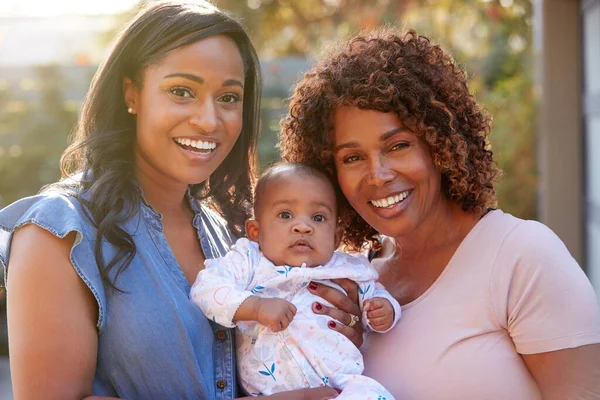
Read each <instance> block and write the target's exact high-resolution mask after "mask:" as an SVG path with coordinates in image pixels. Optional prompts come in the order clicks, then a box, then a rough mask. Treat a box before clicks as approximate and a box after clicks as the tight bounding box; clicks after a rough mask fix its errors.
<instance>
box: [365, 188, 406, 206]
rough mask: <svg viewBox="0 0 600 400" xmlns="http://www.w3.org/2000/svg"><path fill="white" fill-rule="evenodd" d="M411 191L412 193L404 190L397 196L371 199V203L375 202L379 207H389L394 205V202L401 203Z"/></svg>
mask: <svg viewBox="0 0 600 400" xmlns="http://www.w3.org/2000/svg"><path fill="white" fill-rule="evenodd" d="M409 193H410V191H409V190H407V191H406V192H402V193H400V194H397V195H395V196H390V197H387V198H385V199H379V200H371V204H373V205H374V206H375V207H379V208H389V207H392V206H393V205H394V204H396V203H400V202H401V201H402V200H404V199H405V198H407V197H408V195H409Z"/></svg>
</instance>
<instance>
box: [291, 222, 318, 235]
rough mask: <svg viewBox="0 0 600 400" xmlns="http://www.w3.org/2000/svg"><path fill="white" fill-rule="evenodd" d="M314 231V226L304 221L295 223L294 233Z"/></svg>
mask: <svg viewBox="0 0 600 400" xmlns="http://www.w3.org/2000/svg"><path fill="white" fill-rule="evenodd" d="M312 231H313V230H312V227H311V226H310V225H308V224H306V223H304V222H300V223H297V224H296V225H294V233H302V234H310V233H312Z"/></svg>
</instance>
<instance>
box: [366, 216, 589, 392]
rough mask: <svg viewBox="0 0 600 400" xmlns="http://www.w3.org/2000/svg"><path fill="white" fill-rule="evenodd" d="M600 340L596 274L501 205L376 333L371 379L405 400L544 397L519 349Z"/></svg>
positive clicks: (547, 233)
mask: <svg viewBox="0 0 600 400" xmlns="http://www.w3.org/2000/svg"><path fill="white" fill-rule="evenodd" d="M592 343H600V309H599V307H598V301H597V298H596V295H595V293H594V289H593V288H592V286H591V284H590V282H589V280H588V279H587V277H586V276H585V274H584V273H583V271H582V270H581V268H580V267H579V265H578V264H577V262H576V261H575V260H574V259H573V258H572V257H571V255H570V254H569V252H568V250H567V249H566V247H565V245H564V244H563V243H562V241H561V240H560V239H559V238H558V237H557V236H556V235H555V234H554V233H553V232H552V231H551V230H550V229H549V228H547V227H546V226H544V225H542V224H540V223H538V222H535V221H524V220H521V219H518V218H515V217H513V216H511V215H509V214H505V213H503V212H502V211H500V210H496V211H492V212H490V213H488V214H487V215H486V216H485V217H483V218H482V219H481V220H480V221H479V222H478V223H477V225H475V227H474V228H473V229H472V230H471V232H470V233H469V234H468V235H467V237H466V238H465V239H464V240H463V242H462V243H461V245H460V246H459V248H458V249H457V251H456V253H455V254H454V256H453V257H452V259H451V260H450V262H449V263H448V265H447V267H446V268H445V269H444V271H443V272H442V274H441V275H440V276H439V277H438V279H437V280H436V281H435V283H434V284H433V285H432V286H431V287H430V288H429V289H428V290H427V291H426V292H425V293H424V294H422V295H421V296H420V297H419V298H417V299H416V300H414V301H412V302H411V303H409V304H406V305H404V306H402V318H401V320H400V322H399V323H398V325H396V327H395V328H394V329H393V330H391V331H390V332H388V333H385V334H376V333H375V334H370V335H369V337H368V338H367V341H366V342H365V344H364V345H363V346H362V348H361V351H362V352H363V355H364V360H365V375H367V376H370V377H372V378H374V379H376V380H378V381H379V382H380V383H381V384H383V385H384V386H385V387H386V388H387V389H388V390H389V391H390V392H391V393H392V394H393V395H394V396H395V397H396V398H397V399H402V400H412V399H417V400H425V399H427V400H428V399H435V400H445V399H453V400H454V399H457V400H469V399H477V400H479V399H485V400H496V399H497V400H506V399H511V400H521V399H523V400H524V399H528V400H529V399H540V398H541V396H540V393H539V389H538V387H537V385H536V383H535V382H534V380H533V378H532V377H531V375H530V374H529V372H528V370H527V368H526V366H525V364H524V362H523V360H522V359H521V357H520V355H519V354H535V353H543V352H548V351H554V350H559V349H567V348H573V347H578V346H583V345H586V344H592Z"/></svg>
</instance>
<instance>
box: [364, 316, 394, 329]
mask: <svg viewBox="0 0 600 400" xmlns="http://www.w3.org/2000/svg"><path fill="white" fill-rule="evenodd" d="M369 323H370V324H371V326H373V327H374V326H376V325H377V326H383V325H386V324H387V323H389V318H386V317H378V318H369Z"/></svg>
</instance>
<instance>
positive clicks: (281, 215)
mask: <svg viewBox="0 0 600 400" xmlns="http://www.w3.org/2000/svg"><path fill="white" fill-rule="evenodd" d="M277 216H278V217H279V218H281V219H290V218H292V213H290V212H289V211H282V212H280V213H279V214H277Z"/></svg>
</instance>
